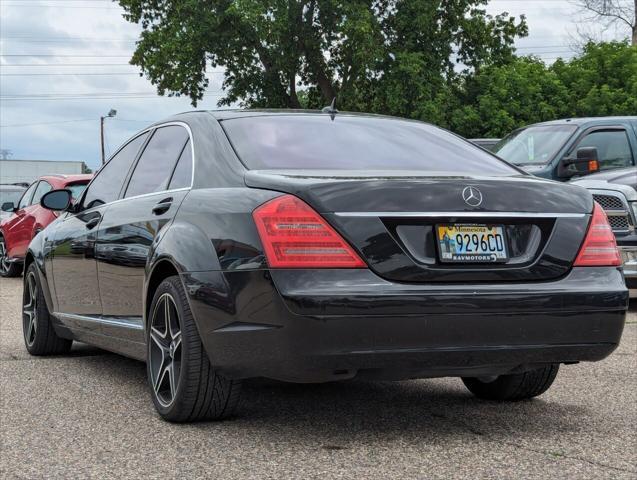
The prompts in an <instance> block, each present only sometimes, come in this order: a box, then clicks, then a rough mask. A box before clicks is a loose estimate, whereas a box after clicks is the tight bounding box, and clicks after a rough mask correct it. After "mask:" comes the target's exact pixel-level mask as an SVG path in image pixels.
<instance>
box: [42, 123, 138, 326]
mask: <svg viewBox="0 0 637 480" xmlns="http://www.w3.org/2000/svg"><path fill="white" fill-rule="evenodd" d="M146 138H147V133H144V134H142V135H139V136H137V137H136V138H134V139H133V140H131V141H130V142H129V143H127V144H126V145H125V146H124V147H122V148H121V149H120V150H119V151H118V152H117V153H116V154H115V155H113V157H111V159H110V160H109V161H108V162H107V163H106V165H104V167H102V169H101V170H100V171H99V172H98V173H97V175H96V176H95V178H94V179H93V181H92V182H91V183H90V184H89V186H88V187H87V189H86V191H85V192H84V195H83V196H82V199H81V200H80V205H79V206H78V207H77V210H78V211H77V213H67V214H65V217H64V218H61V219H60V221H59V222H58V223H56V225H55V232H54V234H53V245H52V247H51V248H52V256H53V260H52V271H53V279H54V282H55V294H56V298H57V308H58V312H56V313H59V314H63V315H61V320H62V321H63V322H64V323H67V324H68V326H69V327H70V328H75V329H91V330H99V328H100V327H99V322H97V323H96V322H91V321H90V318H91V317H99V316H101V314H102V302H101V295H100V289H99V284H98V281H97V266H96V261H95V241H96V239H97V234H98V230H99V228H100V222H101V220H102V216H103V215H104V213H105V212H106V210H107V209H108V208H109V205H111V203H112V202H114V201H116V200H117V199H118V198H119V195H120V192H121V190H122V186H123V185H124V181H125V179H126V177H127V175H128V172H129V171H130V168H131V166H132V165H133V163H134V161H135V159H136V158H137V155H138V152H139V150H140V148H141V146H142V145H143V144H144V142H145V140H146ZM77 316H82V317H83V318H79V317H77Z"/></svg>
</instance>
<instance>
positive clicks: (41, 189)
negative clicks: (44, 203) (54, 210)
mask: <svg viewBox="0 0 637 480" xmlns="http://www.w3.org/2000/svg"><path fill="white" fill-rule="evenodd" d="M52 189H53V187H51V184H50V183H49V182H45V181H44V180H40V183H39V185H38V188H36V189H35V195H33V201H32V202H31V203H32V204H34V205H35V204H36V203H40V200H41V199H42V196H43V195H44V194H45V193H46V192H50V191H51V190H52Z"/></svg>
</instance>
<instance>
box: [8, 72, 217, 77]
mask: <svg viewBox="0 0 637 480" xmlns="http://www.w3.org/2000/svg"><path fill="white" fill-rule="evenodd" d="M205 73H208V74H222V73H224V72H216V71H206V72H205ZM118 75H136V76H138V77H141V74H140V73H135V72H89V73H84V72H74V73H0V77H51V76H53V77H55V76H72V77H75V76H79V77H85V76H95V77H99V76H106V77H109V76H118Z"/></svg>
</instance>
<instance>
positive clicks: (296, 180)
mask: <svg viewBox="0 0 637 480" xmlns="http://www.w3.org/2000/svg"><path fill="white" fill-rule="evenodd" d="M245 182H246V184H247V185H248V186H250V187H254V188H264V189H269V190H276V191H280V192H284V193H289V194H292V195H296V196H298V197H299V198H301V199H303V200H304V201H305V202H307V203H308V204H309V205H310V206H312V208H314V209H315V210H316V211H317V212H319V213H320V214H321V215H322V216H323V217H324V218H326V220H327V221H328V222H329V223H330V224H331V225H332V226H333V227H334V228H335V229H336V230H337V231H338V232H339V233H340V234H341V235H343V237H344V238H346V239H347V240H348V241H349V242H350V243H351V244H352V245H353V246H354V247H355V248H356V249H357V250H358V251H359V252H360V253H361V256H362V257H363V258H364V260H365V261H366V262H367V263H368V265H369V267H370V268H371V269H372V270H374V271H375V272H376V273H377V274H378V275H380V276H382V277H384V278H386V279H388V280H393V281H399V282H497V281H543V280H551V279H555V278H558V277H560V276H562V275H564V274H566V273H567V272H568V270H569V269H570V268H571V265H572V263H573V261H574V259H575V257H576V255H577V252H578V249H579V246H580V245H581V243H582V240H583V238H584V235H585V233H586V229H587V226H588V221H589V217H590V212H591V211H592V207H593V203H592V199H591V196H590V195H589V194H588V193H586V191H585V190H583V189H581V188H578V187H575V186H573V185H564V184H558V183H555V182H550V181H545V180H541V179H536V178H533V177H529V176H525V175H519V176H511V177H475V176H472V177H466V176H462V175H452V174H449V173H441V174H428V175H427V176H424V175H423V174H422V172H401V173H400V174H396V173H394V172H384V171H379V172H364V173H362V172H360V171H338V172H334V171H312V172H310V173H308V172H307V171H303V172H300V171H291V170H252V171H248V172H247V173H246V176H245ZM444 225H456V226H488V227H494V226H497V227H499V228H500V230H499V231H501V232H503V233H504V237H505V239H506V249H507V255H508V258H507V260H506V261H500V262H497V263H490V262H487V263H475V262H473V263H472V262H467V263H464V262H463V263H446V262H444V261H442V259H441V253H440V248H441V247H440V245H441V244H440V241H439V238H438V237H437V234H436V232H437V228H438V227H440V226H444Z"/></svg>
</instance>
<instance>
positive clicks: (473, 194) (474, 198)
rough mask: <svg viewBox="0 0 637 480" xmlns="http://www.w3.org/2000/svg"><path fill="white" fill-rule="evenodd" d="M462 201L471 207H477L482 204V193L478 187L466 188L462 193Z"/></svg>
mask: <svg viewBox="0 0 637 480" xmlns="http://www.w3.org/2000/svg"><path fill="white" fill-rule="evenodd" d="M462 199H463V200H464V201H465V203H466V204H467V205H469V206H470V207H477V206H479V205H480V204H481V203H482V192H481V191H480V190H478V189H477V188H476V187H472V186H469V187H465V189H464V190H463V191H462Z"/></svg>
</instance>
